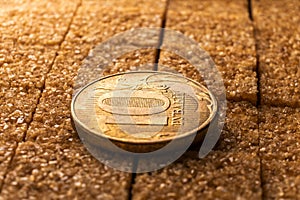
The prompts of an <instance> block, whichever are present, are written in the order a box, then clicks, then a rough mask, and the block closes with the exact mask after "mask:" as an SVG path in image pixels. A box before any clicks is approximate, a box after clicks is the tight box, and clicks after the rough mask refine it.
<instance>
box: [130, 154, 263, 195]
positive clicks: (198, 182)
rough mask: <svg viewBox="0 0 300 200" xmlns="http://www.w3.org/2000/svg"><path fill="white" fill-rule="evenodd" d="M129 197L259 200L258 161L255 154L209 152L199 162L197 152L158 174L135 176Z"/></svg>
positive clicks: (183, 157) (186, 155) (187, 155)
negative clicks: (238, 199)
mask: <svg viewBox="0 0 300 200" xmlns="http://www.w3.org/2000/svg"><path fill="white" fill-rule="evenodd" d="M241 183H243V184H241ZM132 196H133V199H134V200H139V199H179V198H180V199H195V200H196V199H202V198H203V199H237V198H240V199H260V198H261V188H260V176H259V158H258V156H257V154H256V153H244V152H230V153H228V152H221V151H212V152H210V154H209V155H208V156H207V157H205V158H204V159H199V158H198V157H197V152H189V153H187V154H185V155H183V156H182V158H181V159H180V160H178V161H176V162H175V163H172V164H171V165H169V166H167V167H165V168H163V169H161V170H158V171H156V172H151V173H144V174H139V175H137V177H136V179H135V183H134V185H133V192H132Z"/></svg>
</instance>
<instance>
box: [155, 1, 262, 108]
mask: <svg viewBox="0 0 300 200" xmlns="http://www.w3.org/2000/svg"><path fill="white" fill-rule="evenodd" d="M169 6H170V7H169V10H168V14H167V21H166V27H167V28H170V29H174V30H177V31H180V32H182V33H183V34H184V35H185V36H187V37H189V38H190V39H193V40H195V41H196V42H197V43H199V45H200V47H201V48H203V49H204V50H206V51H207V52H208V53H209V54H210V55H211V57H212V59H213V61H214V62H215V64H216V66H217V69H218V70H219V72H220V73H221V74H222V77H223V79H224V81H223V82H224V85H225V88H226V94H227V99H229V100H233V101H250V102H251V103H252V104H256V101H257V78H256V52H255V38H254V34H253V26H252V23H251V21H250V19H249V17H248V11H247V2H246V1H230V2H229V1H214V2H211V1H203V2H201V4H199V3H198V2H193V1H185V2H182V1H179V0H175V1H171V2H170V5H169ZM179 8H180V9H179ZM165 40H166V39H165ZM164 43H165V42H164ZM164 43H163V46H164V45H165V44H164ZM182 48H186V47H182ZM174 53H176V52H174ZM165 56H168V55H165ZM168 59H169V60H170V58H165V57H164V55H163V54H162V56H160V60H161V61H160V63H162V64H164V63H166V60H168ZM167 62H168V61H167ZM182 62H184V61H182ZM175 65H176V63H173V66H172V67H175ZM186 67H187V66H186ZM181 71H182V70H181ZM188 71H189V72H190V73H192V74H193V72H191V71H194V70H193V69H192V68H190V69H188Z"/></svg>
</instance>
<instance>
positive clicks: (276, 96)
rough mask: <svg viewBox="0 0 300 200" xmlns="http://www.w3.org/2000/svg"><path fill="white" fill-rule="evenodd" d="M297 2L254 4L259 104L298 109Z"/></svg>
mask: <svg viewBox="0 0 300 200" xmlns="http://www.w3.org/2000/svg"><path fill="white" fill-rule="evenodd" d="M299 11H300V2H299V1H294V0H288V1H284V2H283V1H274V2H272V3H271V2H269V1H265V0H263V1H254V2H253V17H254V22H255V29H256V38H257V43H258V55H259V65H260V66H259V72H260V80H261V81H260V93H261V104H264V105H272V106H291V107H299V106H300V100H299V99H300V90H299V79H300V72H299V64H300V60H299V57H300V43H299V33H300V29H299V24H300V17H299V14H298V13H299Z"/></svg>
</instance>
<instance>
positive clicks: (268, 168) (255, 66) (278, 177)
mask: <svg viewBox="0 0 300 200" xmlns="http://www.w3.org/2000/svg"><path fill="white" fill-rule="evenodd" d="M299 13H300V1H298V0H274V1H271V0H252V2H251V1H247V0H213V1H210V0H202V1H200V0H199V1H196V0H170V1H167V0H156V1H152V0H135V1H134V0H64V1H60V0H31V1H30V0H1V1H0V88H1V90H0V192H1V193H0V199H1V200H2V199H3V200H4V199H135V200H139V199H141V200H142V199H300V112H299V111H300V88H299V79H300V26H299V24H300V15H299ZM162 26H163V27H167V28H170V29H175V30H179V31H181V32H182V33H184V34H185V35H186V36H189V37H191V38H193V39H194V40H196V41H197V42H199V44H200V45H201V47H202V48H204V49H205V50H206V51H208V52H209V53H210V55H211V56H212V58H213V59H214V61H215V63H216V65H217V67H218V69H219V70H220V72H221V73H222V76H223V78H224V83H225V87H226V90H227V99H228V101H229V103H228V110H227V118H226V124H225V127H224V130H223V133H222V136H221V138H220V142H219V144H218V145H217V146H216V148H215V150H214V151H212V152H211V153H210V154H209V155H208V156H207V157H206V158H205V159H198V158H197V155H195V154H196V153H195V152H192V151H191V152H188V153H187V154H186V155H184V156H183V157H182V158H181V159H180V160H178V161H177V162H176V163H173V164H171V165H170V166H168V167H166V168H164V169H162V170H159V171H156V172H152V173H145V174H137V175H132V174H128V173H123V172H119V171H116V170H114V169H110V168H108V167H106V166H105V165H103V164H101V163H99V162H98V161H97V160H96V159H94V158H93V157H92V156H91V155H90V154H89V153H88V152H87V150H86V149H85V148H84V146H83V145H82V144H81V141H80V139H79V138H78V136H77V133H76V132H75V131H74V130H73V128H72V126H71V119H70V103H71V98H72V92H73V90H72V89H73V83H74V78H75V76H76V74H77V71H78V69H79V68H80V65H81V63H82V61H83V59H84V58H85V57H86V56H87V54H88V52H89V50H91V49H92V48H93V47H94V46H95V45H97V44H98V43H100V42H102V41H104V40H106V39H108V38H110V37H111V36H113V35H115V34H116V33H120V32H123V31H125V30H129V29H130V28H134V27H162ZM158 53H159V55H158ZM158 58H159V59H158ZM155 61H158V62H159V63H161V64H164V65H165V66H168V67H170V68H173V69H176V70H177V71H179V72H181V73H183V74H184V75H186V76H188V77H191V78H193V79H195V80H199V74H197V72H196V70H195V69H194V68H193V66H190V65H189V63H187V61H185V60H183V59H182V58H180V57H178V56H176V55H173V54H172V53H170V52H166V51H161V52H158V51H156V50H151V49H146V50H140V51H136V52H133V53H131V54H128V55H124V56H123V57H122V58H120V59H118V60H117V61H115V62H114V63H113V64H112V65H110V66H109V67H108V68H106V69H105V73H106V74H112V73H116V72H119V71H126V70H133V69H135V66H139V65H141V64H143V63H148V62H155ZM158 70H165V69H158Z"/></svg>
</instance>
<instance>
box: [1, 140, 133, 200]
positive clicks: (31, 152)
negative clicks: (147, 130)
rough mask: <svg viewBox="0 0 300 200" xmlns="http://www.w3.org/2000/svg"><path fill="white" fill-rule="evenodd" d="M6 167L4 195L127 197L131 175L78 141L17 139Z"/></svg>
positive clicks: (21, 196)
mask: <svg viewBox="0 0 300 200" xmlns="http://www.w3.org/2000/svg"><path fill="white" fill-rule="evenodd" d="M10 168H11V169H14V170H10V171H9V173H8V174H7V176H6V180H5V184H4V186H3V189H2V193H1V197H2V198H4V199H13V198H16V199H31V198H37V197H43V196H47V198H51V199H58V198H64V199H66V198H67V199H74V198H79V199H82V198H85V199H86V198H88V199H99V198H100V199H101V198H102V199H103V198H104V199H114V198H117V199H127V198H128V188H129V183H130V177H131V175H130V174H127V173H122V172H119V171H115V170H113V169H110V168H108V167H106V166H104V165H103V164H101V163H99V162H98V161H97V160H96V159H95V158H93V157H92V156H91V155H90V154H89V153H87V151H86V150H85V148H84V147H83V146H82V144H80V143H79V142H72V141H65V142H64V143H61V144H58V143H44V144H37V143H33V142H29V141H28V142H24V143H20V144H19V147H18V149H17V152H16V156H15V158H14V161H13V162H12V164H11V167H10ZM15 191H18V192H15Z"/></svg>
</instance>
